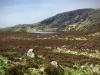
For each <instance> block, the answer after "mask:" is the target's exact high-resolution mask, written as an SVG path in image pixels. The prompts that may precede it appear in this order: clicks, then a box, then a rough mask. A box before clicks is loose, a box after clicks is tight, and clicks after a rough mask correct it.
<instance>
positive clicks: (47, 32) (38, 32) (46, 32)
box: [28, 31, 58, 34]
mask: <svg viewBox="0 0 100 75" xmlns="http://www.w3.org/2000/svg"><path fill="white" fill-rule="evenodd" d="M28 33H35V34H55V33H58V32H53V31H30V32H28Z"/></svg>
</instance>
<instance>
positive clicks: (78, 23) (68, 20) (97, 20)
mask: <svg viewBox="0 0 100 75" xmlns="http://www.w3.org/2000/svg"><path fill="white" fill-rule="evenodd" d="M97 25H100V9H78V10H73V11H68V12H64V13H59V14H57V15H55V16H52V17H50V18H47V19H45V20H43V21H41V22H39V23H36V24H21V25H16V26H14V27H9V28H4V29H1V30H0V31H15V32H17V31H24V32H25V31H37V30H44V31H80V30H88V29H91V28H92V29H93V28H95V27H96V26H97Z"/></svg>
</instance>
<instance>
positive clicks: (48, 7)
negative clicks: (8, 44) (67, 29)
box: [0, 0, 100, 28]
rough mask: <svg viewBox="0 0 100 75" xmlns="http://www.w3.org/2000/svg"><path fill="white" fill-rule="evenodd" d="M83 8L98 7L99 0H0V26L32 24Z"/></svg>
mask: <svg viewBox="0 0 100 75" xmlns="http://www.w3.org/2000/svg"><path fill="white" fill-rule="evenodd" d="M83 8H100V0H0V28H4V27H10V26H15V25H17V24H33V23H37V22H40V21H42V20H44V19H46V18H49V17H51V16H54V15H56V14H58V13H62V12H67V11H72V10H76V9H83Z"/></svg>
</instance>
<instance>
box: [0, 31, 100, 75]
mask: <svg viewBox="0 0 100 75" xmlns="http://www.w3.org/2000/svg"><path fill="white" fill-rule="evenodd" d="M29 49H34V51H35V53H36V54H37V55H38V57H36V58H30V57H26V56H25V55H24V54H25V53H27V51H28V50H29ZM51 61H57V62H58V64H59V66H58V68H56V67H54V66H52V65H51V64H50V62H51ZM0 74H1V75H99V74H100V30H99V29H98V30H97V31H95V30H93V31H83V32H61V33H56V34H30V33H13V32H9V33H8V32H1V33H0Z"/></svg>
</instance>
